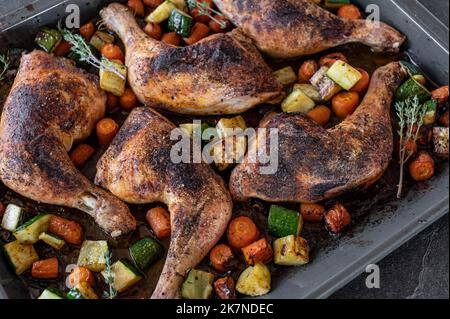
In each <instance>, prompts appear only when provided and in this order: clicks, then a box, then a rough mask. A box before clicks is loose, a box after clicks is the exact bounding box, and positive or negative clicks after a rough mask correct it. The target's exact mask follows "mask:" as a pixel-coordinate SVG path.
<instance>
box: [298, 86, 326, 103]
mask: <svg viewBox="0 0 450 319" xmlns="http://www.w3.org/2000/svg"><path fill="white" fill-rule="evenodd" d="M297 89H299V90H302V91H303V93H305V94H306V95H307V96H308V97H309V98H310V99H311V100H313V101H314V102H316V103H319V102H321V101H322V97H321V96H320V92H319V91H318V90H317V89H316V88H315V87H314V85H311V84H295V85H294V90H297Z"/></svg>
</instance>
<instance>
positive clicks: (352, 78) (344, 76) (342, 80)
mask: <svg viewBox="0 0 450 319" xmlns="http://www.w3.org/2000/svg"><path fill="white" fill-rule="evenodd" d="M327 76H328V77H329V78H330V79H332V80H333V81H334V82H336V83H337V84H338V85H339V86H340V87H342V88H343V89H345V90H347V91H349V90H350V89H351V88H352V87H354V86H355V85H356V83H358V82H359V80H361V78H362V75H361V73H360V72H359V71H358V70H356V69H355V68H353V67H352V66H351V65H349V64H348V63H346V62H344V61H341V60H339V61H336V62H335V63H334V64H333V65H332V66H331V68H330V69H329V70H328V71H327Z"/></svg>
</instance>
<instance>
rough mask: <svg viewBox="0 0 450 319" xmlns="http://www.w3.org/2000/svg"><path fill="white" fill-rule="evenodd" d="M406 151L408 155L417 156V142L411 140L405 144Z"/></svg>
mask: <svg viewBox="0 0 450 319" xmlns="http://www.w3.org/2000/svg"><path fill="white" fill-rule="evenodd" d="M405 150H406V154H407V155H415V154H416V153H417V142H416V141H414V140H413V139H409V140H408V141H407V142H406V143H405Z"/></svg>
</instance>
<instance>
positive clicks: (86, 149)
mask: <svg viewBox="0 0 450 319" xmlns="http://www.w3.org/2000/svg"><path fill="white" fill-rule="evenodd" d="M94 153H95V149H94V148H93V147H92V146H90V145H87V144H80V145H78V146H77V147H75V148H74V149H73V150H72V152H70V159H71V160H72V163H73V164H74V165H75V167H76V168H82V167H83V166H84V164H86V162H87V161H88V160H89V158H91V156H92V155H94Z"/></svg>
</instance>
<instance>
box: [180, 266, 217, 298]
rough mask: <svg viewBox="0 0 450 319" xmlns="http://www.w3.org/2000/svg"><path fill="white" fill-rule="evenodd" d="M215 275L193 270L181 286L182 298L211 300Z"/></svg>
mask: <svg viewBox="0 0 450 319" xmlns="http://www.w3.org/2000/svg"><path fill="white" fill-rule="evenodd" d="M213 281H214V275H213V274H211V273H209V272H206V271H202V270H196V269H191V271H189V274H188V276H187V278H186V280H185V281H184V283H183V285H182V286H181V296H182V298H183V299H209V297H210V296H211V293H212V290H213V287H212V284H213Z"/></svg>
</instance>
